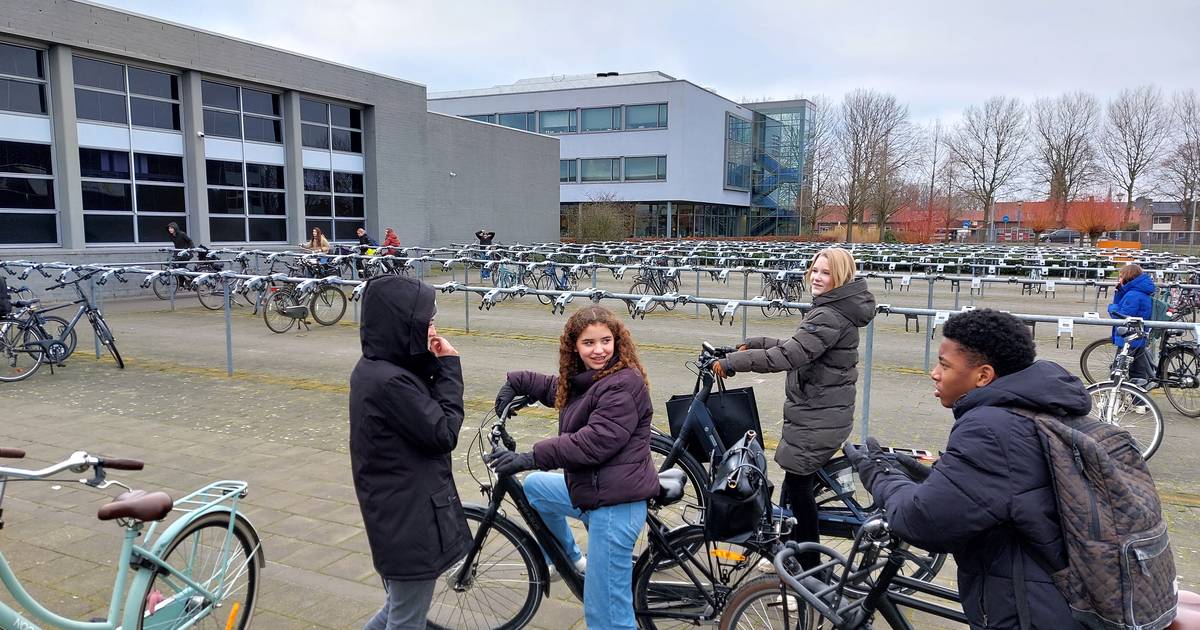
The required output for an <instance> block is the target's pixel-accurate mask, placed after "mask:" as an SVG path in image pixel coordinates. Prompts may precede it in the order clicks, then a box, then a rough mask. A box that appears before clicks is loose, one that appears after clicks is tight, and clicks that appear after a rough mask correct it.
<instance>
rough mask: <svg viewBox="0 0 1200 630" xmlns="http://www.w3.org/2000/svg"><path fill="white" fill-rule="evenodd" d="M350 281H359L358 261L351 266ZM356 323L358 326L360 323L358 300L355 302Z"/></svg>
mask: <svg viewBox="0 0 1200 630" xmlns="http://www.w3.org/2000/svg"><path fill="white" fill-rule="evenodd" d="M350 279H351V280H358V261H357V260H356V261H355V264H353V265H350ZM354 323H356V324H357V323H359V319H358V300H354Z"/></svg>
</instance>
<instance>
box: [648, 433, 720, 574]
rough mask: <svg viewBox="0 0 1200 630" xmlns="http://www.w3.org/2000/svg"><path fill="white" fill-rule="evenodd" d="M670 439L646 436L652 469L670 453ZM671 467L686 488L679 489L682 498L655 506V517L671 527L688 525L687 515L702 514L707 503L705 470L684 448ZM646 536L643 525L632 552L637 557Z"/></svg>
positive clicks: (659, 469)
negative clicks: (661, 505) (681, 474)
mask: <svg viewBox="0 0 1200 630" xmlns="http://www.w3.org/2000/svg"><path fill="white" fill-rule="evenodd" d="M672 443H673V440H672V439H671V438H669V437H667V436H665V435H657V434H654V435H651V436H650V459H651V460H653V462H654V469H655V470H658V471H661V470H662V463H663V462H664V461H666V459H667V455H668V454H670V452H671V445H672ZM672 469H677V470H682V471H683V475H684V477H686V478H687V487H686V488H684V489H683V498H682V499H680V500H678V501H676V502H675V503H672V504H671V505H668V506H666V507H662V508H659V509H658V512H657V514H658V518H659V520H661V521H662V522H663V523H664V524H665V525H666V526H667V527H669V528H671V529H675V528H676V527H680V526H682V525H690V524H692V523H689V522H688V521H687V517H689V516H690V517H691V518H692V519H693V520H696V519H698V518H699V516H700V515H701V514H703V513H704V512H703V510H704V506H705V505H707V503H708V502H707V500H706V499H707V497H708V494H707V489H708V481H707V480H708V473H707V472H706V471H705V470H704V466H703V464H701V463H700V462H698V461H696V458H695V457H692V454H691V453H688V452H687V451H686V450H685V451H681V452H680V453H679V457H678V458H676V460H675V465H674V466H673V467H672ZM648 539H649V537H648V535H647V533H646V530H645V528H643V529H642V533H640V534H638V539H637V542H636V543H634V546H633V555H634V556H635V557H636V556H639V555H641V553H642V551H643V550H645V549H646V545H647V544H648Z"/></svg>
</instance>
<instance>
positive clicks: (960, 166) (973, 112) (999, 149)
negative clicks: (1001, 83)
mask: <svg viewBox="0 0 1200 630" xmlns="http://www.w3.org/2000/svg"><path fill="white" fill-rule="evenodd" d="M1026 138H1027V134H1026V130H1025V110H1024V109H1023V108H1022V107H1021V102H1020V101H1018V100H1017V99H1010V98H1005V97H1003V96H995V97H992V98H990V99H988V100H987V101H986V102H985V103H984V104H983V106H982V107H976V106H974V105H972V106H970V107H968V108H967V109H966V111H965V112H964V114H963V120H962V122H961V123H959V125H958V127H957V128H956V129H955V131H954V133H953V134H951V135H950V136H949V137H948V138H947V143H946V147H947V148H948V149H949V151H950V156H949V158H950V161H951V164H952V165H953V167H954V171H955V175H954V180H955V181H956V183H957V184H958V186H959V189H960V190H962V191H963V192H964V193H965V194H966V195H967V196H968V197H970V198H971V199H972V200H973V201H974V202H975V203H978V204H979V205H980V206H981V207H982V208H983V211H984V222H985V223H986V224H987V225H988V226H991V225H992V219H993V216H992V215H993V214H994V213H995V207H994V206H995V202H996V197H997V196H998V195H999V194H1000V193H1002V192H1003V191H1005V190H1006V189H1007V188H1008V187H1009V186H1011V185H1012V184H1013V183H1014V181H1015V180H1016V178H1017V176H1018V175H1019V174H1020V171H1021V168H1022V167H1023V166H1024V165H1025V161H1026V157H1025V143H1026Z"/></svg>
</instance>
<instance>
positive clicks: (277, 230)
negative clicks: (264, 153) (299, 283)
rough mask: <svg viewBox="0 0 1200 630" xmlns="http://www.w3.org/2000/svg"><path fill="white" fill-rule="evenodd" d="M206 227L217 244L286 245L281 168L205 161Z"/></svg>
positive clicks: (285, 217)
mask: <svg viewBox="0 0 1200 630" xmlns="http://www.w3.org/2000/svg"><path fill="white" fill-rule="evenodd" d="M205 171H206V173H207V176H208V177H207V178H208V226H209V231H210V232H211V234H212V240H213V241H214V242H218V243H243V242H259V243H283V242H287V193H286V190H285V189H286V186H285V185H284V175H283V167H282V166H278V165H274V164H254V163H252V162H246V163H244V164H243V163H242V162H230V161H225V160H208V161H207V162H205Z"/></svg>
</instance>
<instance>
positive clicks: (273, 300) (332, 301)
mask: <svg viewBox="0 0 1200 630" xmlns="http://www.w3.org/2000/svg"><path fill="white" fill-rule="evenodd" d="M288 268H289V269H290V270H293V271H294V267H292V266H290V265H289V266H288ZM282 277H286V276H282ZM272 279H275V278H272ZM336 280H337V279H336V278H333V279H330V278H318V279H312V280H306V281H304V282H302V283H300V284H288V283H279V284H273V285H272V286H270V287H267V288H266V298H265V299H264V300H263V307H262V309H263V322H264V323H265V324H266V325H267V328H268V329H270V331H271V332H274V333H280V334H282V333H285V332H287V331H289V330H291V328H292V326H293V325H295V324H296V322H297V321H299V322H301V325H302V326H307V324H308V323H307V318H308V316H309V315H312V318H313V321H315V322H317V323H318V324H320V325H322V326H332V325H334V324H336V323H338V322H339V321H341V319H342V316H344V315H345V314H346V302H347V300H346V294H345V293H343V292H342V289H341V288H340V287H338V286H337V285H336V284H334V283H335V281H336Z"/></svg>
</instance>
